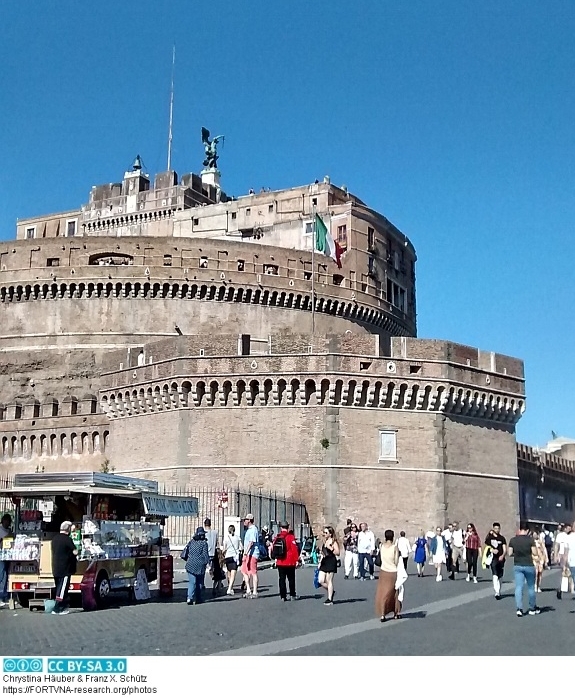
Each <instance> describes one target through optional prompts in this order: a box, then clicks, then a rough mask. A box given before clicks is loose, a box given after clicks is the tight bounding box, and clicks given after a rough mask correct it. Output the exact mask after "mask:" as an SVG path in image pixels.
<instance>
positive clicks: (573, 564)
mask: <svg viewBox="0 0 575 698" xmlns="http://www.w3.org/2000/svg"><path fill="white" fill-rule="evenodd" d="M567 565H568V567H569V569H570V570H571V577H572V578H573V579H575V524H574V525H573V527H572V528H571V533H569V534H568V535H567Z"/></svg>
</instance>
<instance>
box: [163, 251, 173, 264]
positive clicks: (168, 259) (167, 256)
mask: <svg viewBox="0 0 575 698" xmlns="http://www.w3.org/2000/svg"><path fill="white" fill-rule="evenodd" d="M164 266H165V267H171V266H172V255H171V254H165V255H164Z"/></svg>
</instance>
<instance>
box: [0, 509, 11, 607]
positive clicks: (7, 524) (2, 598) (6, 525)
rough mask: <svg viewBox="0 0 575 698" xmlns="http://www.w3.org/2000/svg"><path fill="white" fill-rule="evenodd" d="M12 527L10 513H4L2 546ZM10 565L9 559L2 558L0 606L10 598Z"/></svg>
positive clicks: (0, 561) (1, 531)
mask: <svg viewBox="0 0 575 698" xmlns="http://www.w3.org/2000/svg"><path fill="white" fill-rule="evenodd" d="M11 527H12V517H11V516H10V514H4V516H3V517H2V522H1V523H0V548H1V547H2V541H3V540H4V538H6V537H8V536H11V535H12V532H11V530H10V529H11ZM8 566H9V563H8V561H6V560H0V608H3V607H4V606H6V604H7V602H8V601H9V600H10V595H9V594H8Z"/></svg>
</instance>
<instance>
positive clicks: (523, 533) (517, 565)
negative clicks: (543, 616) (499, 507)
mask: <svg viewBox="0 0 575 698" xmlns="http://www.w3.org/2000/svg"><path fill="white" fill-rule="evenodd" d="M507 552H508V554H509V555H510V556H513V572H514V575H515V606H516V608H517V617H518V618H521V617H523V616H524V615H525V614H524V613H523V586H524V585H525V583H526V584H527V593H528V596H529V611H528V613H529V615H530V616H536V615H537V614H538V613H540V612H541V611H540V610H539V609H538V608H537V604H536V597H535V565H534V564H533V556H534V555H537V547H536V545H535V540H534V539H533V537H532V536H530V535H529V526H528V525H527V524H526V523H525V522H524V521H521V523H520V524H519V533H518V534H517V535H516V536H513V538H512V539H511V540H510V541H509V546H508V548H507Z"/></svg>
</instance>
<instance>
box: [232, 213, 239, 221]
mask: <svg viewBox="0 0 575 698" xmlns="http://www.w3.org/2000/svg"><path fill="white" fill-rule="evenodd" d="M237 217H238V214H237V213H236V212H235V211H232V220H233V221H235V220H236V218H237Z"/></svg>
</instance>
